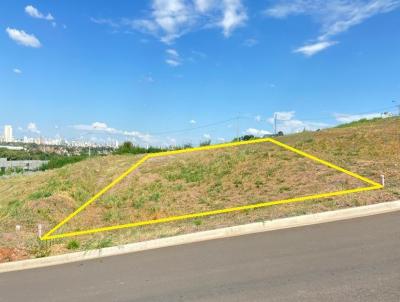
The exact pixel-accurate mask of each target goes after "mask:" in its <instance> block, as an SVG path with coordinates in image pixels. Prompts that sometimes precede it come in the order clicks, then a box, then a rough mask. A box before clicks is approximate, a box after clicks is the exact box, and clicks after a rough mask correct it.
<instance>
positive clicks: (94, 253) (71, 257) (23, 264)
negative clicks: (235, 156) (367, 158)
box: [0, 200, 400, 273]
mask: <svg viewBox="0 0 400 302" xmlns="http://www.w3.org/2000/svg"><path fill="white" fill-rule="evenodd" d="M399 210H400V200H398V201H391V202H383V203H378V204H373V205H368V206H361V207H356V208H349V209H342V210H336V211H329V212H322V213H317V214H309V215H302V216H296V217H288V218H281V219H276V220H269V221H264V222H256V223H250V224H245V225H238V226H233V227H227V228H221V229H215V230H210V231H203V232H197V233H190V234H185V235H179V236H173V237H168V238H161V239H154V240H149V241H143V242H137V243H131V244H126V245H121V246H114V247H108V248H103V249H97V250H90V251H85V252H76V253H69V254H64V255H58V256H51V257H45V258H38V259H29V260H22V261H15V262H7V263H3V264H0V273H4V272H11V271H18V270H24V269H32V268H39V267H46V266H51V265H59V264H65V263H71V262H77V261H83V260H90V259H96V258H101V257H108V256H116V255H122V254H127V253H134V252H140V251H145V250H151V249H157V248H163V247H168V246H174V245H181V244H188V243H194V242H200V241H205V240H212V239H219V238H226V237H233V236H240V235H246V234H253V233H260V232H267V231H273V230H279V229H286V228H293V227H299V226H306V225H312V224H318V223H326V222H332V221H337V220H345V219H351V218H358V217H364V216H370V215H375V214H383V213H389V212H393V211H399Z"/></svg>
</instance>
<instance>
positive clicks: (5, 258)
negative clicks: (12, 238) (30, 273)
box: [0, 248, 28, 263]
mask: <svg viewBox="0 0 400 302" xmlns="http://www.w3.org/2000/svg"><path fill="white" fill-rule="evenodd" d="M27 257H28V253H27V252H26V251H25V250H23V249H17V248H0V263H1V262H11V261H17V260H21V259H25V258H27Z"/></svg>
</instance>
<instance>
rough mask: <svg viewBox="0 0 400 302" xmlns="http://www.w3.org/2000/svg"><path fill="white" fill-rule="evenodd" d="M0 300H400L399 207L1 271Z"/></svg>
mask: <svg viewBox="0 0 400 302" xmlns="http://www.w3.org/2000/svg"><path fill="white" fill-rule="evenodd" d="M0 301H4V302H12V301H30V302H31V301H32V302H34V301H40V302H48V301H96V302H103V301H107V302H109V301H229V302H232V301H246V302H248V301H319V302H320V301H323V302H329V301H340V302H345V301H351V302H354V301H363V302H368V301H374V302H376V301H396V302H399V301H400V212H395V213H391V214H384V215H377V216H371V217H366V218H359V219H353V220H347V221H340V222H333V223H327V224H320V225H314V226H308V227H301V228H294V229H287V230H279V231H273V232H266V233H260V234H253V235H247V236H240V237H235V238H227V239H222V240H213V241H207V242H201V243H196V244H189V245H183V246H176V247H169V248H163V249H159V250H151V251H146V252H140V253H133V254H128V255H123V256H116V257H108V258H103V259H97V260H93V261H86V262H79V263H73V264H66V265H61V266H54V267H48V268H42V269H35V270H27V271H20V272H13V273H5V274H0Z"/></svg>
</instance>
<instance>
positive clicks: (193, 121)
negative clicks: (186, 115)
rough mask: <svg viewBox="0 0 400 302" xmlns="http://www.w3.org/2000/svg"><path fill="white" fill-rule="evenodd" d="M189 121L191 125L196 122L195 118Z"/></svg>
mask: <svg viewBox="0 0 400 302" xmlns="http://www.w3.org/2000/svg"><path fill="white" fill-rule="evenodd" d="M189 123H190V124H192V125H194V124H196V123H197V122H196V121H195V120H190V121H189Z"/></svg>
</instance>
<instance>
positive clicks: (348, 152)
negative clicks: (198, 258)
mask: <svg viewBox="0 0 400 302" xmlns="http://www.w3.org/2000/svg"><path fill="white" fill-rule="evenodd" d="M280 140H281V141H282V142H284V143H287V144H289V145H291V146H294V147H296V148H299V149H301V150H304V151H306V152H309V153H311V154H313V155H316V156H318V157H320V158H323V159H325V160H327V161H331V162H333V163H335V164H337V165H339V166H341V167H343V168H346V169H349V170H351V171H354V172H356V173H359V174H361V175H364V176H366V177H369V178H371V179H373V180H375V181H378V182H379V181H380V175H381V174H384V175H385V176H386V188H385V189H384V190H380V191H372V192H365V193H357V194H354V195H348V196H342V197H337V198H334V199H332V198H330V199H324V200H313V201H307V202H303V203H298V204H288V205H281V206H273V207H269V208H263V209H257V210H252V211H245V212H238V213H231V214H224V215H218V216H212V217H207V218H202V219H193V220H188V221H181V222H174V223H166V224H161V225H153V226H145V227H139V228H133V229H127V230H121V231H115V232H107V233H101V234H95V235H87V236H80V237H77V238H72V239H71V238H70V239H61V240H53V241H52V242H47V243H42V242H39V241H38V240H37V238H36V237H37V236H36V233H37V225H38V224H39V223H40V224H42V225H43V228H44V229H45V230H49V229H50V228H51V227H53V226H54V225H55V224H57V223H58V222H59V221H60V220H61V219H62V218H64V217H65V216H66V215H68V214H69V213H71V212H72V211H73V210H74V209H76V208H77V207H78V206H79V205H81V204H82V203H83V202H85V201H86V200H87V199H88V198H90V197H91V196H92V195H93V194H95V193H96V192H97V191H98V190H100V189H101V188H102V187H104V186H105V185H106V184H108V183H109V182H110V181H111V180H112V179H114V178H115V177H117V176H118V175H119V174H120V173H121V172H123V171H124V170H126V169H127V168H128V167H129V166H130V165H132V164H133V163H134V162H135V161H137V160H138V159H139V158H140V157H141V156H140V155H112V156H111V155H110V156H106V157H100V158H95V159H87V160H84V161H82V162H79V163H76V164H71V165H67V166H64V167H62V168H60V169H55V170H50V171H44V172H39V173H36V174H32V175H21V176H15V177H11V178H1V179H0V231H1V232H0V261H9V260H13V259H19V258H26V257H39V256H45V255H49V254H56V253H63V252H66V251H68V250H74V249H90V248H96V247H105V246H109V245H113V244H121V243H126V242H133V241H139V240H145V239H150V238H157V237H163V236H169V235H174V234H181V233H186V232H192V231H197V230H204V229H210V228H215V227H221V226H229V225H234V224H238V223H246V222H252V221H261V220H266V219H272V218H277V217H285V216H292V215H298V214H304V213H312V212H318V211H325V210H329V209H335V208H343V207H348V206H357V205H363V204H370V203H376V202H382V201H388V200H394V199H398V198H399V196H400V166H399V165H400V120H399V119H398V118H390V119H377V120H374V121H369V122H363V123H354V124H350V125H347V126H342V127H338V128H333V129H327V130H324V131H319V132H304V133H300V134H294V135H289V136H285V137H282V138H280ZM363 185H364V184H362V183H361V182H359V181H358V180H355V179H353V178H351V177H349V176H347V175H344V174H341V173H339V172H336V171H334V170H332V169H329V168H327V167H324V166H321V165H319V164H316V163H314V162H312V161H310V160H308V159H305V158H302V157H300V156H298V155H296V154H293V153H291V152H288V151H285V150H283V149H281V148H279V147H276V146H274V145H271V144H269V143H263V144H257V145H249V146H241V147H235V148H229V149H222V150H221V149H219V150H214V151H205V152H200V153H190V154H185V155H176V156H168V157H163V158H157V159H152V160H150V161H149V162H146V163H145V164H144V165H143V166H142V167H141V168H139V169H138V170H137V171H135V172H134V173H132V174H131V175H130V176H129V177H127V178H126V179H125V180H124V181H123V182H121V183H120V184H119V185H118V186H116V187H115V188H113V189H112V190H111V191H110V192H108V193H107V194H105V195H104V196H103V197H102V198H100V199H99V200H98V201H96V202H95V203H94V204H92V205H90V206H89V207H88V208H87V209H86V210H84V211H83V212H82V213H80V214H79V215H78V216H77V217H76V218H74V219H73V220H71V221H70V223H68V224H67V225H65V227H63V229H62V231H72V230H83V229H88V228H93V227H96V226H105V225H115V224H121V223H127V222H132V221H142V220H149V219H156V218H161V217H167V216H170V215H179V214H186V213H193V212H198V211H206V210H211V209H220V208H226V207H231V206H237V205H245V204H250V203H256V202H260V201H270V200H276V199H284V198H290V197H298V196H303V195H310V194H315V193H322V192H330V191H334V190H341V189H347V188H354V187H358V186H363ZM16 225H21V227H22V229H21V231H19V232H16V231H15V227H16Z"/></svg>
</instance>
